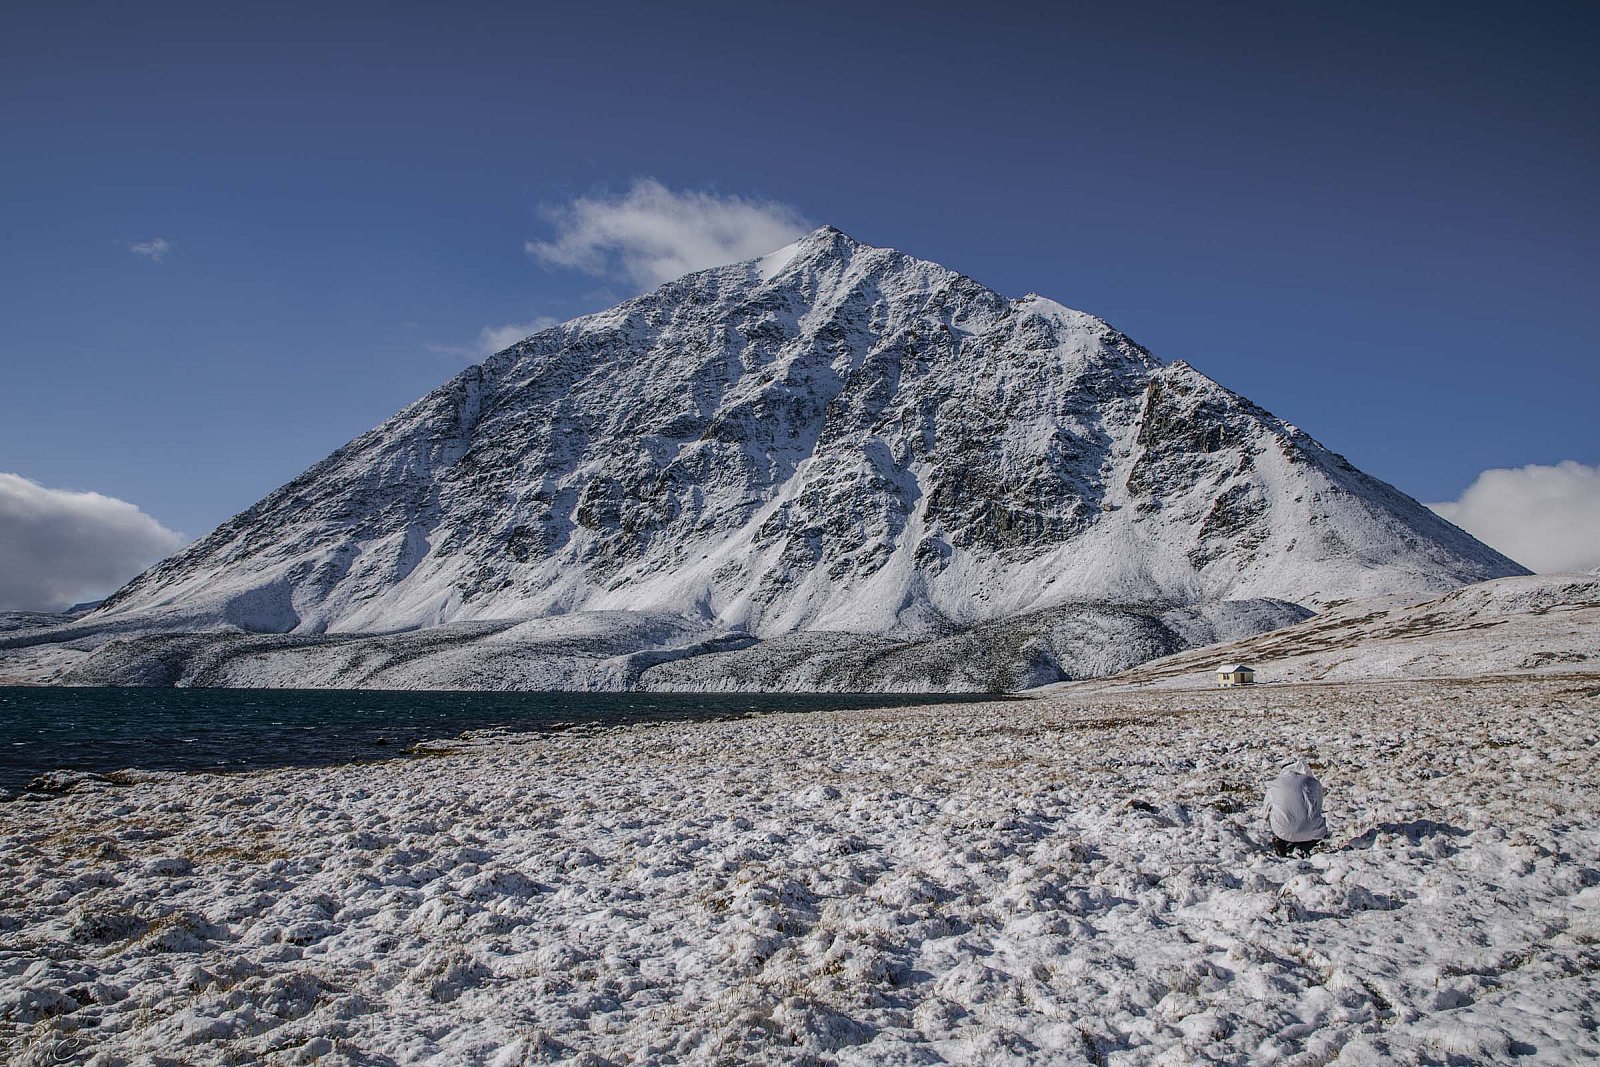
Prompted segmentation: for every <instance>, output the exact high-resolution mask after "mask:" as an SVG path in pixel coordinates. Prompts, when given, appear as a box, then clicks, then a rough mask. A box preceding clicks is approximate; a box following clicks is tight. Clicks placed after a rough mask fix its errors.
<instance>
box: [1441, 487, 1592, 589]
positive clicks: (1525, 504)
mask: <svg viewBox="0 0 1600 1067" xmlns="http://www.w3.org/2000/svg"><path fill="white" fill-rule="evenodd" d="M1428 506H1429V507H1430V508H1432V509H1433V510H1434V511H1436V512H1438V513H1439V514H1440V515H1442V516H1444V517H1445V518H1447V519H1449V520H1450V521H1451V522H1453V523H1455V524H1456V525H1457V526H1459V527H1461V528H1462V529H1463V530H1466V531H1467V532H1468V533H1470V534H1472V536H1474V537H1476V538H1477V539H1478V540H1480V541H1482V542H1483V543H1484V544H1486V545H1489V546H1491V547H1493V548H1496V549H1499V550H1500V551H1501V552H1503V553H1505V554H1506V555H1508V556H1510V557H1511V558H1512V559H1514V560H1516V561H1517V562H1518V563H1520V564H1522V565H1523V566H1525V567H1529V568H1531V569H1533V570H1535V571H1539V572H1540V573H1545V574H1548V573H1550V572H1552V571H1581V570H1588V569H1590V568H1592V567H1600V467H1590V466H1586V465H1585V464H1582V463H1578V462H1576V461H1574V460H1570V459H1569V460H1566V461H1564V462H1562V463H1558V464H1556V465H1555V466H1553V467H1546V466H1540V465H1538V464H1531V465H1529V466H1526V467H1517V468H1514V469H1497V470H1487V471H1484V472H1483V473H1482V474H1480V475H1478V480H1477V481H1475V482H1473V483H1472V484H1471V485H1469V486H1468V487H1467V491H1466V492H1464V493H1462V494H1461V499H1460V500H1453V501H1448V502H1446V503H1442V504H1429V505H1428Z"/></svg>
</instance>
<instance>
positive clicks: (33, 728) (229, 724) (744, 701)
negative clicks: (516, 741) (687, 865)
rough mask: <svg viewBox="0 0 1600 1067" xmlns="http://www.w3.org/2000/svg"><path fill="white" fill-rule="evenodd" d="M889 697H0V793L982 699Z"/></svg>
mask: <svg viewBox="0 0 1600 1067" xmlns="http://www.w3.org/2000/svg"><path fill="white" fill-rule="evenodd" d="M994 699H996V698H995V697H993V696H982V695H977V694H950V693H938V694H902V693H864V694H833V693H442V692H392V691H379V690H328V689H102V688H65V687H62V688H56V687H47V686H0V788H4V789H11V790H16V789H21V788H22V787H23V786H24V785H26V784H27V782H28V781H29V780H30V779H32V778H33V777H34V776H35V775H38V774H41V773H43V772H45V771H53V770H77V771H96V772H101V773H104V772H107V771H114V770H123V769H127V768H139V769H143V770H170V771H238V770H247V769H250V768H255V767H287V766H315V765H322V764H334V763H348V762H351V761H354V760H364V759H383V758H388V757H393V756H399V755H402V754H403V751H404V750H405V749H406V748H407V747H408V746H410V745H412V744H413V743H415V742H417V741H431V740H439V739H447V738H451V737H456V736H459V735H460V734H461V733H463V732H464V731H467V730H483V729H489V728H499V729H504V730H513V731H535V730H552V729H562V728H565V727H569V726H574V725H580V724H591V725H601V726H615V725H622V724H626V723H637V722H660V721H666V720H686V719H691V720H692V719H702V720H703V719H720V718H728V717H731V716H740V715H748V714H752V713H759V712H772V711H824V710H831V709H843V708H886V707H905V706H908V705H913V704H929V703H936V702H940V703H942V702H971V701H975V700H994Z"/></svg>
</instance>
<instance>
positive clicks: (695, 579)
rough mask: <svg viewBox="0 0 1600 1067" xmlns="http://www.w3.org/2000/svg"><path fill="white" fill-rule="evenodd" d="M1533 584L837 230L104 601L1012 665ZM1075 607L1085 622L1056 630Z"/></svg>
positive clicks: (467, 391)
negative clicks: (951, 645)
mask: <svg viewBox="0 0 1600 1067" xmlns="http://www.w3.org/2000/svg"><path fill="white" fill-rule="evenodd" d="M1521 573H1525V571H1523V569H1522V568H1521V567H1519V566H1518V565H1517V564H1515V563H1513V562H1511V561H1510V560H1508V559H1506V558H1505V557H1503V556H1501V555H1499V554H1498V553H1496V552H1494V551H1493V550H1491V549H1489V548H1487V547H1486V546H1484V545H1483V544H1481V543H1479V542H1478V541H1476V540H1474V539H1473V538H1472V537H1470V536H1469V535H1467V534H1466V533H1464V532H1463V531H1461V530H1459V529H1457V528H1456V527H1454V526H1452V525H1450V524H1449V523H1447V522H1445V521H1444V520H1443V519H1441V518H1439V517H1438V516H1436V515H1434V514H1433V513H1432V512H1431V511H1429V510H1428V509H1426V508H1424V507H1423V506H1422V505H1420V504H1418V503H1417V502H1415V501H1414V500H1412V499H1411V498H1409V497H1407V496H1406V495H1405V494H1403V493H1401V492H1399V491H1398V490H1396V489H1394V488H1393V487H1391V486H1389V485H1386V484H1384V483H1383V482H1380V481H1378V480H1376V479H1374V478H1371V477H1368V476H1367V475H1365V474H1362V473H1361V472H1360V471H1358V470H1356V469H1355V468H1353V467H1352V466H1351V465H1350V464H1349V463H1347V462H1346V461H1345V460H1344V459H1343V458H1341V457H1340V456H1338V455H1335V454H1334V453H1332V452H1330V451H1328V450H1327V449H1325V448H1323V447H1322V446H1321V445H1319V444H1318V443H1317V442H1315V441H1313V440H1312V439H1311V438H1310V437H1308V436H1307V435H1305V434H1304V433H1302V432H1300V431H1299V430H1297V429H1296V428H1294V427H1293V426H1291V425H1289V424H1287V423H1285V422H1282V421H1281V420H1279V419H1277V418H1275V417H1273V416H1272V415H1270V414H1268V413H1267V412H1266V411H1263V410H1262V409H1261V408H1259V407H1257V406H1255V405H1254V404H1252V403H1250V402H1249V401H1248V400H1246V399H1244V398H1243V397H1240V396H1238V395H1237V394H1235V393H1232V392H1230V391H1229V390H1227V389H1225V388H1223V387H1222V386H1220V385H1218V384H1217V383H1216V382H1213V381H1212V380H1211V379H1209V378H1207V377H1206V376H1205V375H1203V374H1201V373H1200V372H1199V371H1197V370H1195V369H1193V368H1192V367H1190V366H1188V365H1187V364H1185V363H1182V362H1177V363H1172V364H1163V363H1162V362H1161V361H1159V360H1157V359H1156V358H1155V357H1153V356H1152V355H1151V354H1150V353H1148V352H1147V351H1145V350H1144V349H1143V348H1141V347H1140V346H1138V345H1137V344H1135V343H1133V342H1132V341H1131V340H1129V339H1128V338H1127V337H1125V336H1123V335H1122V334H1120V333H1118V332H1117V331H1116V330H1114V329H1112V328H1111V327H1110V326H1109V325H1107V324H1106V323H1105V322H1102V321H1101V320H1099V319H1097V318H1094V317H1093V316H1090V315H1086V314H1083V313H1082V312H1077V311H1072V310H1070V309H1068V308H1065V307H1062V306H1061V305H1059V304H1056V303H1053V302H1052V301H1049V300H1046V299H1044V298H1042V297H1038V296H1027V297H1023V298H1022V299H1008V298H1006V297H1003V296H1001V295H999V294H997V293H995V292H993V291H991V290H989V289H986V288H984V287H983V286H981V285H979V284H978V283H976V282H974V281H972V280H971V279H969V278H966V277H963V276H962V275H960V274H956V273H955V272H953V271H950V270H947V269H946V268H944V267H941V266H939V265H937V264H934V263H929V262H925V261H922V260H918V259H914V258H912V257H910V256H907V255H904V254H902V253H900V252H896V251H892V250H889V249H881V248H872V247H869V246H866V245H863V244H860V243H858V242H856V241H853V240H852V239H850V238H849V237H847V236H846V235H844V234H842V233H840V232H839V231H837V230H834V229H831V228H823V229H819V230H817V231H815V232H813V233H811V234H809V235H808V236H806V237H804V238H802V239H801V240H800V241H798V242H796V243H795V244H793V245H791V246H789V247H787V248H785V249H782V250H780V251H778V252H776V253H773V254H772V255H770V256H767V257H765V258H763V259H758V260H754V261H751V262H747V263H741V264H736V265H733V266H728V267H721V268H717V269H714V270H707V271H702V272H699V273H696V274H691V275H688V276H686V277H684V278H681V279H679V280H677V281H675V282H672V283H669V284H667V285H664V286H662V287H661V288H659V289H657V290H655V291H654V292H651V293H648V294H645V295H643V296H640V297H638V298H636V299H633V300H629V301H627V302H625V303H623V304H621V305H619V306H617V307H615V308H613V309H611V310H609V311H605V312H601V313H598V314H595V315H589V316H586V317H583V318H579V319H575V320H573V321H571V322H568V323H564V324H562V325H559V326H555V327H552V328H550V329H548V330H545V331H543V332H541V333H538V334H536V335H534V336H533V337H530V338H528V339H527V340H526V341H523V342H522V343H521V344H518V345H516V346H513V347H512V348H509V349H507V350H505V351H504V352H501V353H499V354H498V355H496V356H494V357H493V358H491V359H489V360H487V361H486V362H484V363H483V364H481V365H479V366H475V367H472V368H470V369H468V370H466V371H464V372H463V373H461V374H460V375H458V376H457V377H456V378H454V379H453V380H451V381H450V382H448V383H446V384H445V385H444V386H442V387H441V388H439V389H437V390H435V391H434V392H433V393H430V394H429V395H428V396H426V397H423V398H422V399H421V400H419V401H417V402H416V403H414V404H412V405H410V406H409V407H407V408H406V409H405V410H403V411H401V412H400V413H399V414H398V415H396V416H395V417H394V418H392V419H390V420H389V421H388V422H386V423H384V424H383V425H381V426H379V427H378V428H376V429H374V430H373V431H371V432H370V433H367V434H365V435H363V436H362V437H360V438H358V439H357V440H355V441H353V442H351V443H350V444H349V445H347V446H345V447H344V448H342V449H340V450H339V451H338V452H336V453H334V454H333V455H332V456H329V457H328V458H327V459H325V460H323V461H322V462H320V463H318V464H317V465H316V466H314V467H312V468H311V469H310V470H308V471H307V472H306V473H305V474H303V475H301V476H300V477H299V478H297V479H295V480H294V481H293V482H291V483H290V484H288V485H286V486H284V487H283V488H282V489H280V490H278V491H277V492H275V493H273V494H272V495H271V496H269V497H267V498H266V499H264V500H262V501H261V502H260V503H258V504H256V505H254V506H253V507H251V508H249V509H248V510H246V511H245V512H243V513H241V514H240V515H238V516H236V517H235V518H233V519H231V520H229V521H228V522H226V523H224V524H223V525H222V526H221V527H219V528H218V529H217V530H216V531H215V532H213V533H212V534H211V535H210V536H208V537H206V538H204V539H202V540H200V541H199V542H197V543H195V544H194V545H192V546H190V547H189V548H187V549H185V550H184V551H182V552H180V553H179V554H177V555H175V556H173V557H172V558H170V559H168V560H166V561H165V562H163V563H161V564H158V565H157V566H155V567H153V568H151V569H150V570H149V571H147V572H146V573H145V574H143V575H141V576H140V577H139V578H137V579H136V580H134V581H133V582H132V583H130V584H129V585H128V586H127V587H126V588H124V589H123V590H121V591H120V592H119V593H117V594H116V595H114V596H112V597H110V598H109V599H108V600H107V601H106V602H105V603H104V604H103V605H102V606H101V607H100V608H99V610H98V611H96V612H95V613H93V614H92V615H90V616H89V617H88V619H87V620H86V622H88V623H90V624H94V625H97V626H100V627H102V631H103V632H105V633H111V632H132V631H139V632H148V631H152V630H184V631H198V630H214V629H217V628H227V629H233V630H237V631H243V632H245V633H264V634H289V635H297V636H308V635H322V634H327V635H340V634H345V635H356V634H373V633H378V632H384V633H393V632H395V631H401V630H414V629H417V628H424V627H437V626H440V625H441V624H466V623H477V622H489V621H515V620H541V619H549V618H550V617H552V616H561V615H569V614H572V613H579V612H604V613H606V614H605V615H602V616H597V620H601V621H603V620H611V621H612V622H616V621H617V620H619V619H621V618H622V615H621V614H619V613H631V614H633V615H636V616H638V618H637V619H634V620H633V621H632V622H630V623H629V624H628V625H627V626H624V627H622V632H627V633H634V634H635V635H636V636H638V638H639V640H640V641H642V642H643V644H642V645H641V646H640V647H639V648H635V649H634V650H633V651H640V650H641V649H658V648H668V647H670V648H679V647H689V646H693V647H698V645H699V643H700V642H702V641H704V640H712V641H720V642H722V643H721V644H718V645H717V646H716V647H717V648H719V649H721V650H722V651H720V652H718V653H717V654H718V655H724V656H731V657H736V656H737V655H738V654H739V650H738V649H730V648H729V647H727V642H728V641H732V642H733V643H735V644H737V643H738V642H740V641H743V640H746V639H748V640H756V639H760V640H763V641H771V640H773V639H779V638H784V639H786V640H787V642H788V643H787V645H784V646H781V647H784V648H787V649H791V650H792V649H793V648H795V647H797V646H796V643H797V642H798V643H799V646H807V647H809V646H811V645H816V644H817V643H818V642H820V643H821V644H823V645H825V646H827V648H829V649H833V650H838V649H847V648H854V649H855V650H856V651H857V652H859V651H860V649H859V648H856V646H870V647H871V648H872V649H874V650H875V651H874V653H873V654H874V655H876V654H877V653H879V652H882V651H884V648H886V647H888V646H887V645H884V644H883V643H884V642H888V643H890V644H893V645H895V646H896V647H899V646H909V645H915V646H917V647H923V646H927V645H928V644H929V643H930V642H938V641H941V640H948V639H951V638H954V637H956V636H958V635H960V634H962V633H965V632H969V631H972V628H974V627H980V626H993V625H998V624H1006V625H1008V626H1011V628H1012V630H1011V632H1012V636H1011V637H1008V638H1006V641H1009V642H1010V643H1011V645H1013V646H1015V649H1016V651H1017V655H1018V656H1019V657H1021V658H1020V659H1015V660H1014V661H1013V662H1012V666H1013V667H1016V670H1011V669H1010V668H1007V669H1006V670H1001V671H999V673H998V674H995V673H993V672H987V673H988V674H989V681H987V682H985V683H984V684H992V683H993V679H994V678H996V677H1001V676H1004V677H1005V678H1014V679H1016V680H1018V681H1022V680H1029V679H1035V678H1038V677H1039V676H1040V675H1041V674H1043V675H1048V674H1049V673H1050V672H1051V671H1052V670H1056V669H1059V670H1060V671H1061V672H1062V673H1067V674H1071V673H1074V672H1075V671H1077V670H1078V669H1080V667H1081V669H1083V670H1085V671H1090V672H1095V673H1104V672H1105V671H1106V670H1114V669H1117V667H1119V666H1125V665H1127V663H1128V662H1138V660H1137V659H1131V660H1130V659H1129V657H1130V656H1139V657H1141V658H1147V657H1148V656H1152V655H1160V654H1162V653H1163V652H1170V651H1174V650H1175V649H1176V648H1181V647H1185V646H1186V645H1188V644H1193V643H1196V642H1201V643H1203V642H1205V641H1208V640H1220V639H1227V638H1228V637H1231V636H1238V634H1239V633H1241V632H1251V630H1252V628H1253V629H1254V630H1259V629H1261V628H1264V627H1268V626H1276V625H1283V624H1284V623H1285V622H1290V621H1294V620H1295V619H1296V618H1299V617H1303V616H1304V615H1305V614H1306V612H1307V611H1308V610H1314V609H1317V608H1320V607H1321V606H1322V605H1325V604H1327V603H1329V602H1330V601H1334V600H1340V599H1347V598H1351V597H1366V596H1373V595H1377V594H1386V593H1396V592H1399V593H1410V594H1418V595H1426V594H1432V593H1440V592H1444V591H1446V590H1449V589H1452V588H1455V587H1456V586H1459V585H1461V584H1463V583H1468V582H1477V581H1482V580H1484V579H1489V578H1497V577H1503V576H1506V575H1514V574H1521ZM1175 612H1176V613H1179V614H1178V615H1173V614H1172V613H1175ZM1130 613H1131V614H1130ZM1183 613H1188V614H1187V615H1184V614H1183ZM1180 616H1181V617H1180ZM1134 617H1137V618H1138V619H1146V620H1148V619H1155V620H1158V622H1157V624H1155V625H1153V626H1152V625H1146V624H1144V623H1135V622H1131V621H1128V620H1130V619H1133V618H1134ZM663 618H666V619H670V620H672V621H671V622H670V623H661V624H660V625H657V624H656V623H650V624H649V625H646V624H645V622H641V621H640V620H658V621H659V620H661V619H663ZM1068 618H1076V619H1080V620H1089V621H1088V622H1085V623H1084V625H1082V626H1081V627H1079V629H1080V630H1081V631H1082V632H1081V633H1080V634H1079V636H1078V638H1075V640H1076V641H1077V643H1076V644H1074V645H1072V647H1062V640H1061V638H1060V637H1059V635H1060V634H1062V633H1071V632H1072V630H1073V627H1072V626H1071V625H1068V624H1067V623H1066V620H1067V619H1068ZM1224 618H1225V619H1226V620H1228V621H1227V622H1226V625H1224V626H1223V627H1222V628H1221V629H1218V628H1217V627H1216V626H1214V625H1212V623H1211V622H1210V621H1207V620H1213V621H1215V620H1219V619H1224ZM1114 619H1123V620H1124V621H1123V622H1115V621H1114ZM1162 619H1166V620H1168V621H1167V622H1161V621H1160V620H1162ZM1185 619H1187V620H1188V621H1184V620H1185ZM1016 620H1034V621H1033V622H1032V623H1026V624H1019V625H1022V630H1025V631H1026V633H1022V632H1021V631H1019V630H1017V627H1016V626H1015V625H1012V624H1013V623H1014V622H1015V621H1016ZM1095 620H1098V621H1095ZM1196 620H1198V621H1196ZM1168 622H1170V623H1171V625H1168ZM586 625H588V624H582V625H580V626H579V628H580V629H582V628H583V626H586ZM596 625H600V622H597V623H596ZM619 625H620V624H619ZM1130 627H1132V629H1133V630H1135V631H1138V635H1137V636H1136V638H1135V639H1133V640H1132V642H1131V643H1130V641H1129V638H1128V632H1129V628H1130ZM1230 627H1232V629H1230ZM1241 627H1242V629H1241ZM602 628H603V627H602ZM502 629H503V627H502ZM589 629H591V630H592V629H594V627H592V626H591V627H589ZM818 633H821V634H825V635H832V636H827V637H815V636H807V637H803V638H802V637H796V636H794V635H815V634H818ZM647 634H648V635H653V636H648V635H647ZM1019 634H1020V636H1018V635H1019ZM480 636H481V635H480ZM474 640H477V639H476V638H474ZM1052 642H1053V643H1052ZM602 643H605V642H602ZM607 647H608V648H610V647H611V646H610V645H607ZM771 647H772V648H773V649H774V650H776V649H778V648H779V647H780V646H777V645H774V646H771ZM947 651H948V650H947ZM630 654H631V653H630ZM696 654H697V655H698V654H699V653H696ZM786 654H787V653H786ZM854 654H855V653H854V652H851V653H850V655H854ZM931 654H932V653H930V655H931ZM943 654H944V653H942V652H941V653H939V655H943ZM1030 657H1031V658H1030ZM802 658H805V657H802ZM847 658H848V656H847ZM746 659H748V656H746ZM715 662H716V663H719V664H721V667H719V668H718V669H719V670H721V669H724V668H725V669H726V670H727V671H731V672H733V673H732V674H723V675H718V676H716V677H710V676H701V675H700V674H697V673H695V672H694V671H689V672H688V673H687V674H681V676H680V675H673V677H672V678H670V679H668V678H666V677H665V676H664V675H662V684H663V685H671V686H677V685H679V684H680V683H681V684H682V685H688V686H706V685H713V684H714V683H719V679H720V684H722V685H726V686H731V687H739V688H743V687H747V685H752V684H754V683H753V682H752V681H751V679H752V678H753V677H754V675H755V674H759V673H760V671H758V670H756V668H757V667H759V666H760V664H753V663H748V662H746V663H744V664H743V665H741V664H739V663H737V662H735V660H734V659H722V660H718V661H715ZM785 662H788V661H787V660H786V661H785ZM856 662H857V664H858V665H860V663H861V662H864V661H861V660H860V659H859V656H858V657H857V660H856ZM1018 664H1020V666H1018ZM1030 664H1031V665H1030ZM710 665H711V661H708V663H707V664H705V665H704V666H710ZM795 670H796V671H798V672H799V675H798V676H797V677H799V676H803V677H807V678H812V679H813V680H815V677H816V675H817V673H818V670H819V668H816V665H815V664H812V666H811V667H805V666H803V665H801V664H796V665H795ZM851 670H852V671H853V670H854V668H852V669H851ZM1008 670H1009V671H1010V673H1009V674H1008V673H1007V671H1008ZM808 672H809V673H808ZM469 673H470V672H469ZM557 673H559V672H557ZM770 673H771V672H770V671H769V672H768V674H770ZM846 673H847V674H850V672H849V671H847V672H846ZM956 673H957V674H959V673H960V672H959V671H957V672H956ZM979 673H986V672H979ZM935 674H937V672H936V671H935V672H933V673H929V672H928V671H927V670H924V669H923V668H922V667H918V668H917V669H916V670H912V671H910V673H909V675H908V676H907V684H908V685H911V684H927V682H928V681H929V680H930V679H932V678H933V677H934V675H935ZM850 676H851V677H852V678H853V679H855V680H854V681H852V683H851V684H862V682H864V681H871V680H872V678H871V677H870V675H863V674H860V673H859V672H856V673H853V674H850ZM508 684H511V683H508ZM819 684H820V683H819ZM886 684H887V683H886ZM779 687H781V686H779ZM828 687H831V686H828Z"/></svg>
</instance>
